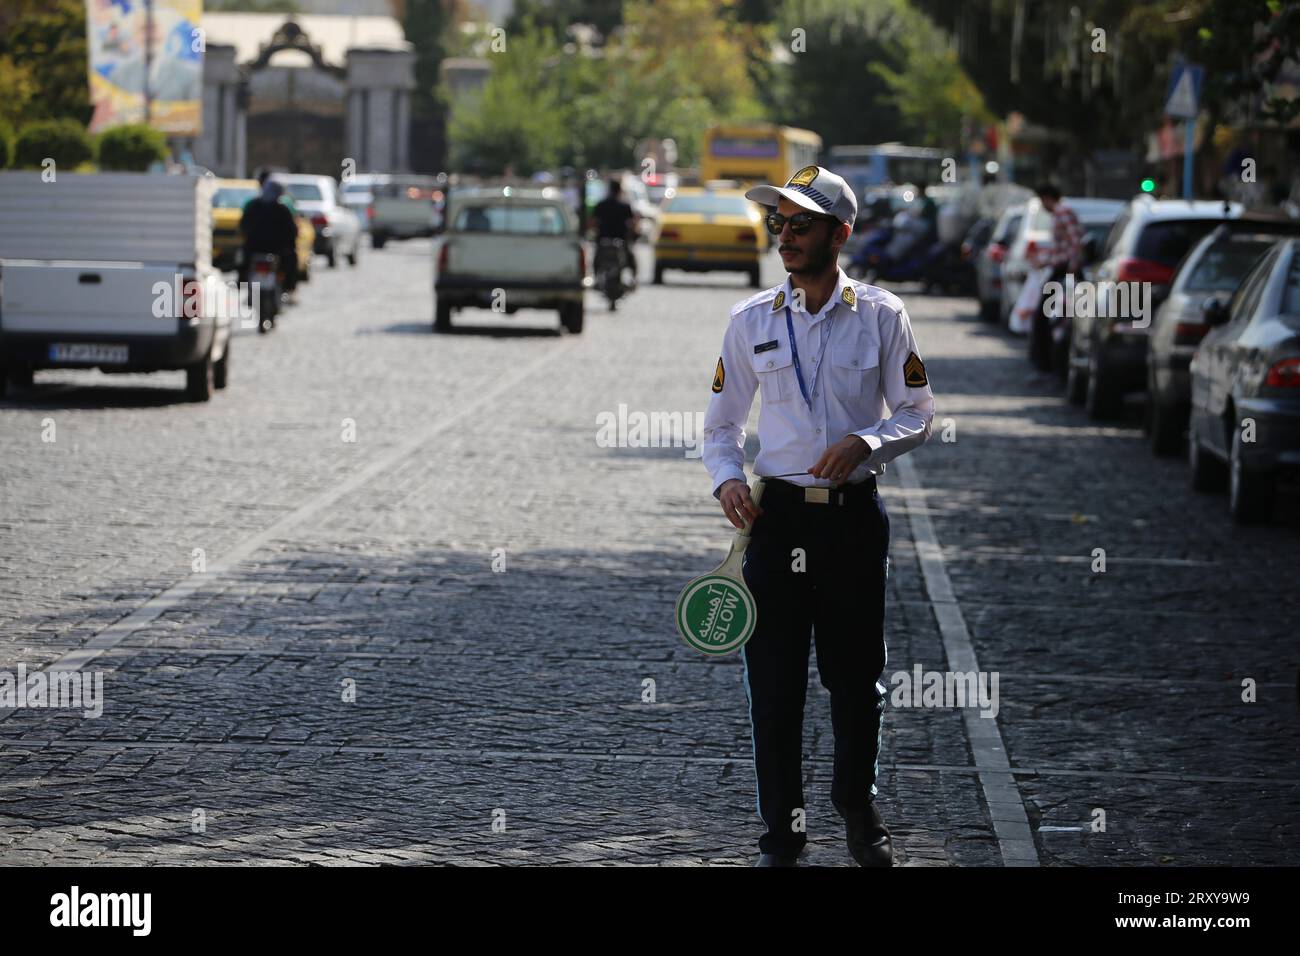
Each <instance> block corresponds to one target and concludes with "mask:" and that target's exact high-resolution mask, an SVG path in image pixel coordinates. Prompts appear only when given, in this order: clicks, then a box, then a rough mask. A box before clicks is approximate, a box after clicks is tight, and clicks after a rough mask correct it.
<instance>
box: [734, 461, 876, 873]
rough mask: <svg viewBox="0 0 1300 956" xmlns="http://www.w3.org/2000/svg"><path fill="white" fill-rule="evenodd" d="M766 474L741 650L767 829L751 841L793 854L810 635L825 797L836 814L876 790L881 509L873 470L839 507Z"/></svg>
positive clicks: (797, 843)
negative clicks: (747, 633)
mask: <svg viewBox="0 0 1300 956" xmlns="http://www.w3.org/2000/svg"><path fill="white" fill-rule="evenodd" d="M765 484H766V486H767V487H766V488H765V489H764V493H763V498H762V500H761V501H760V505H761V507H762V508H763V512H764V513H763V514H762V515H761V516H760V517H759V518H758V520H757V521H755V522H754V528H753V534H752V538H751V540H750V544H749V548H748V550H747V552H746V554H745V564H744V569H745V583H746V584H747V585H748V586H749V589H750V591H751V592H752V593H753V595H754V600H755V603H756V604H757V608H758V625H757V627H756V628H755V631H754V634H753V636H752V637H751V638H750V639H749V642H748V643H747V644H746V645H745V647H744V649H743V650H742V651H741V656H742V658H743V660H744V664H745V691H746V694H747V695H748V698H749V714H750V723H751V726H752V729H753V741H754V767H755V773H756V775H757V778H758V813H759V816H760V817H761V818H762V820H763V823H764V824H765V825H766V827H767V832H766V833H764V834H763V836H762V837H761V838H760V839H759V849H760V851H761V852H764V853H782V854H787V853H788V854H793V853H796V852H798V851H799V850H800V849H802V847H803V845H804V843H805V842H807V836H806V834H805V833H804V832H802V827H801V826H800V825H799V824H798V823H797V821H799V819H800V818H801V817H802V814H801V813H797V812H796V811H800V810H802V809H803V807H804V793H803V766H802V765H803V712H804V700H805V697H806V694H807V688H808V652H809V646H810V643H811V642H812V641H813V640H814V639H815V641H816V647H817V672H818V675H819V677H820V679H821V683H822V686H823V687H825V688H826V689H827V690H828V691H829V692H830V698H831V722H832V725H833V730H834V733H835V769H834V776H833V780H832V784H831V800H832V802H833V803H834V804H835V806H836V807H837V808H839V809H840V810H841V812H843V811H844V810H845V809H860V808H863V807H866V806H867V805H868V804H869V803H870V802H871V801H872V800H873V799H874V798H875V796H876V776H877V773H878V771H879V765H878V760H879V753H880V733H881V719H882V716H883V714H884V707H885V686H884V685H883V684H881V683H880V677H881V675H882V672H883V671H884V669H885V630H884V624H885V620H884V618H885V575H886V569H887V562H888V555H889V515H888V513H887V512H886V511H885V503H884V501H883V500H882V499H881V498H880V496H879V494H878V493H877V492H876V490H875V481H874V479H868V480H867V482H866V483H864V484H863V485H858V486H849V488H848V489H847V490H845V491H844V495H845V498H846V499H847V503H845V504H842V505H829V504H816V503H811V502H805V501H803V500H802V489H799V488H798V487H797V486H793V485H790V484H788V483H786V482H781V481H779V480H777V479H771V478H769V479H767V480H766V482H765ZM799 550H802V560H803V570H799V567H800V554H799Z"/></svg>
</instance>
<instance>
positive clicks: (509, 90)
mask: <svg viewBox="0 0 1300 956" xmlns="http://www.w3.org/2000/svg"><path fill="white" fill-rule="evenodd" d="M734 6H735V3H734V0H658V2H657V3H654V4H651V3H650V2H649V0H631V2H628V3H626V4H625V5H624V7H623V8H622V15H621V23H622V25H623V29H622V30H620V31H619V32H618V33H617V35H615V36H612V37H610V38H608V39H607V42H606V43H605V45H604V47H603V48H602V51H601V52H602V55H601V56H594V57H593V56H585V55H581V54H574V53H565V52H564V51H563V49H562V47H561V42H562V41H561V38H560V36H559V35H558V33H557V30H556V29H555V26H554V24H552V23H550V22H549V21H548V22H547V23H543V24H538V23H535V22H532V21H528V20H524V21H521V22H520V23H519V24H518V25H517V26H516V28H515V29H513V30H509V31H507V35H506V49H505V51H503V52H489V53H487V54H486V56H487V58H488V61H489V62H490V64H491V66H492V73H491V75H490V77H489V79H488V81H487V84H486V86H485V87H484V89H483V91H482V94H481V99H480V101H479V104H478V106H477V107H474V106H472V105H470V104H468V103H466V104H463V105H462V104H457V107H456V109H454V110H453V113H452V121H451V124H450V128H449V130H448V138H449V140H450V143H451V152H452V164H453V165H455V166H460V167H461V168H467V169H474V170H477V171H480V172H485V173H497V172H501V171H502V170H504V169H505V167H506V166H507V165H509V166H511V167H513V169H514V171H515V172H516V173H520V174H527V173H530V172H533V171H535V170H538V169H542V168H547V167H554V166H557V165H561V166H563V165H570V166H574V167H579V168H582V167H598V168H605V167H609V168H620V167H628V166H630V165H632V162H633V149H634V147H635V145H636V143H637V141H638V140H640V139H643V138H646V137H659V138H662V137H672V138H673V139H675V140H676V141H677V145H678V156H679V159H680V161H681V162H682V163H684V164H689V163H691V162H693V161H694V159H695V156H696V154H697V151H698V145H699V142H700V139H701V137H702V135H703V132H704V129H705V128H706V127H707V126H708V125H709V124H710V123H713V122H721V121H727V120H753V119H760V118H763V117H764V111H763V108H762V106H761V105H760V104H759V102H758V99H757V96H756V93H755V89H754V85H753V81H752V79H751V76H750V74H749V72H748V69H747V60H748V52H749V47H750V45H751V44H752V43H753V38H754V37H755V36H757V35H758V32H757V29H756V28H753V27H752V26H751V25H747V24H741V23H738V22H737V21H736V20H734V19H733V18H732V16H731V13H732V11H733V8H734ZM700 64H708V65H709V68H708V69H701V68H700Z"/></svg>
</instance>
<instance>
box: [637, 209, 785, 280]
mask: <svg viewBox="0 0 1300 956" xmlns="http://www.w3.org/2000/svg"><path fill="white" fill-rule="evenodd" d="M766 249H767V229H766V228H765V227H764V226H763V212H762V210H761V209H760V208H759V206H758V205H757V204H755V203H753V202H750V201H749V200H748V199H746V198H745V194H744V192H742V191H741V190H739V189H707V188H701V187H683V188H681V189H678V190H677V194H676V195H675V196H673V198H671V199H668V200H665V202H664V207H663V215H662V217H661V219H660V222H659V226H658V228H657V229H656V231H655V234H654V282H655V285H662V284H663V281H664V270H665V269H683V270H685V271H687V272H712V271H732V272H744V273H745V274H746V275H748V276H749V284H750V285H751V286H752V287H753V288H758V287H759V284H760V282H761V279H760V268H759V263H760V262H761V259H762V254H763V252H764V251H765V250H766Z"/></svg>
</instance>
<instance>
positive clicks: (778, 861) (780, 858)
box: [754, 853, 799, 866]
mask: <svg viewBox="0 0 1300 956" xmlns="http://www.w3.org/2000/svg"><path fill="white" fill-rule="evenodd" d="M754 865H755V866H798V865H799V857H798V855H795V856H786V855H785V854H782V853H760V854H759V855H758V862H757V863H755V864H754Z"/></svg>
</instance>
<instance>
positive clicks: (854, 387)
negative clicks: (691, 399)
mask: <svg viewBox="0 0 1300 956" xmlns="http://www.w3.org/2000/svg"><path fill="white" fill-rule="evenodd" d="M787 305H789V306H790V307H791V309H790V318H791V322H792V324H793V327H794V336H795V345H796V347H797V348H798V350H799V365H800V367H801V369H802V370H803V379H804V384H805V385H806V386H807V388H808V392H809V398H810V399H811V402H812V409H811V411H810V410H809V408H808V405H807V404H805V403H804V399H803V395H802V393H801V392H800V390H799V380H798V378H797V377H796V375H795V367H794V357H793V355H792V354H791V352H790V339H789V335H788V334H787V331H786V321H785V306H787ZM795 305H796V302H795V301H793V290H792V288H791V285H790V280H789V278H788V277H787V278H786V281H785V282H784V283H783V284H782V285H779V286H775V287H773V288H771V289H766V290H764V291H763V292H760V293H758V294H757V295H754V296H751V297H750V298H748V299H745V300H744V301H743V302H740V303H739V304H737V305H736V306H735V307H734V308H733V309H732V310H731V324H730V325H729V326H727V331H726V334H725V335H724V336H723V339H722V356H721V358H719V360H718V365H717V367H716V369H715V371H714V379H713V398H712V400H711V401H710V402H709V410H708V411H707V412H706V413H705V416H704V449H703V459H704V466H705V467H706V468H708V470H709V474H710V476H712V478H713V493H714V495H715V496H716V495H717V494H718V489H719V487H720V486H721V485H722V483H723V482H725V481H727V480H728V479H730V478H739V479H740V480H741V481H744V480H745V470H744V465H745V451H744V449H745V424H746V422H747V421H748V419H749V410H750V407H751V406H752V405H753V403H754V393H755V392H756V391H760V390H761V391H762V400H761V403H760V405H759V415H758V443H759V453H758V457H757V459H755V461H754V473H755V474H756V475H759V476H764V475H767V476H772V475H787V474H792V473H795V472H798V473H800V474H799V475H797V476H795V477H789V478H786V479H784V480H786V481H790V482H793V483H795V484H799V485H823V486H825V485H827V484H829V483H828V482H826V481H825V480H823V479H816V478H813V476H812V475H809V474H807V471H808V469H809V468H811V467H812V466H813V465H814V464H816V462H817V460H818V459H819V458H821V456H822V453H823V452H825V451H826V449H827V448H828V447H830V446H831V445H833V444H835V443H836V442H838V441H840V440H841V439H843V438H844V437H845V436H847V435H858V436H860V437H862V438H863V439H865V440H866V442H867V444H868V445H869V446H870V447H871V453H870V455H868V457H867V459H866V460H865V461H864V462H863V463H862V464H861V465H859V466H858V467H857V468H856V469H855V470H854V471H853V473H852V474H851V475H850V476H849V479H848V483H850V484H857V483H858V482H862V481H865V480H866V479H867V476H868V475H881V474H884V471H885V462H887V461H890V460H892V459H894V458H897V457H898V456H899V455H901V454H903V453H904V452H905V451H908V450H909V449H911V448H915V447H916V446H918V445H920V444H921V443H922V442H924V441H925V440H926V439H927V438H929V437H930V424H931V421H932V419H933V418H934V395H933V393H931V391H930V385H929V381H928V379H927V378H926V374H925V365H924V363H922V361H921V358H920V355H919V353H918V352H917V348H916V339H915V337H914V336H913V335H912V323H911V321H910V320H909V319H908V317H907V309H906V307H905V306H904V305H903V302H902V300H901V299H899V298H898V297H897V296H896V295H893V294H892V293H890V292H886V291H885V290H884V289H879V288H876V287H875V286H871V285H867V284H866V283H864V282H855V281H854V280H852V279H850V278H849V277H848V276H847V275H845V274H844V270H843V269H841V270H839V282H838V283H837V284H836V286H835V291H834V293H832V295H831V297H830V299H828V300H827V302H826V304H825V305H824V306H823V307H822V309H821V311H820V312H818V313H817V314H816V315H809V314H808V312H806V311H803V310H800V309H796V308H795ZM832 317H833V319H834V321H833V323H832V321H831V320H832ZM828 332H829V335H830V339H829V341H827V340H826V336H827V334H828ZM823 343H825V346H826V349H825V353H824V357H823V359H822V361H821V363H820V367H819V365H818V360H817V357H818V354H819V353H822V345H823ZM814 382H815V383H816V384H815V385H814Z"/></svg>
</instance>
